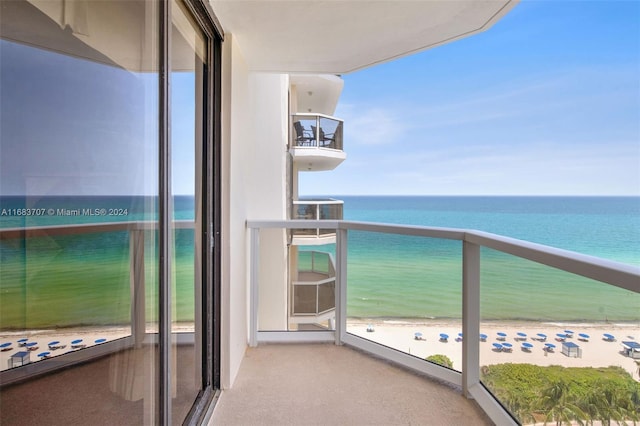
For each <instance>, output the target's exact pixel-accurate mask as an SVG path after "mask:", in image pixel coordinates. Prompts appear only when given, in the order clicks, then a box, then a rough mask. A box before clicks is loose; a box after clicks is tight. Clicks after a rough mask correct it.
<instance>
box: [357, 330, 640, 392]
mask: <svg viewBox="0 0 640 426" xmlns="http://www.w3.org/2000/svg"><path fill="white" fill-rule="evenodd" d="M369 328H372V329H373V331H367V329H369ZM565 330H570V331H573V332H574V333H573V337H571V338H565V341H566V342H573V343H575V344H577V345H578V346H579V348H580V350H581V357H579V358H578V357H569V356H567V355H564V354H563V353H562V342H561V341H559V340H558V339H559V337H557V334H563V333H565ZM347 332H349V333H352V334H355V335H357V336H360V337H363V338H365V339H369V340H372V341H374V342H377V343H380V344H382V345H385V346H387V347H390V348H393V349H396V350H399V351H402V352H406V353H409V354H411V355H414V356H416V357H419V358H426V357H427V356H430V355H436V354H441V355H446V356H447V357H449V359H451V360H452V361H453V368H454V369H455V370H458V371H460V369H461V365H462V340H461V339H460V338H459V336H458V333H461V332H462V320H454V319H449V320H444V319H433V320H427V319H407V318H403V319H397V318H387V319H381V318H349V319H348V320H347ZM498 332H501V333H504V334H506V337H504V340H498V338H499V336H498V335H497V333H498ZM415 333H421V336H420V337H421V338H420V340H417V339H416V335H415ZM441 333H444V334H447V335H448V337H449V338H448V340H447V341H446V342H445V341H442V340H440V334H441ZM480 333H481V334H486V341H481V342H480V346H479V347H480V365H481V366H483V365H493V364H502V363H529V364H536V365H541V366H549V365H560V366H563V367H594V368H597V367H609V366H618V367H621V368H623V369H624V370H626V371H627V372H628V373H629V374H631V376H632V377H633V378H634V379H635V380H637V381H640V370H639V368H640V359H633V358H630V357H628V356H625V355H624V354H623V347H622V344H621V342H622V341H636V342H640V324H638V323H635V322H633V323H632V322H616V323H605V322H595V321H592V322H574V321H571V322H569V321H522V320H517V321H497V320H496V321H481V323H480ZM517 333H524V334H526V340H524V339H523V338H522V337H520V336H518V334H517ZM538 333H541V334H545V335H546V340H544V341H542V340H541V339H540V338H539V336H538ZM605 333H607V334H612V335H613V336H615V341H606V340H604V336H603V335H604V334H605ZM579 334H585V335H588V336H589V338H588V339H582V338H581V337H580V336H579ZM462 338H464V336H462ZM525 342H526V343H528V344H531V345H532V347H531V348H530V349H528V350H523V349H522V343H525ZM494 343H509V344H511V345H512V350H511V352H504V351H498V350H496V348H495V347H494V346H493V344H494ZM547 343H550V344H553V345H555V348H554V349H553V351H552V352H549V351H547V350H544V349H543V348H545V347H546V346H545V344H547Z"/></svg>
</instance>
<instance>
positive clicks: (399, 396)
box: [210, 344, 492, 426]
mask: <svg viewBox="0 0 640 426" xmlns="http://www.w3.org/2000/svg"><path fill="white" fill-rule="evenodd" d="M210 424H212V425H258V424H259V425H321V424H348V425H439V426H442V425H491V424H492V422H491V421H490V420H489V418H488V417H487V416H486V415H485V414H484V413H483V412H482V410H481V409H480V408H479V407H478V406H477V405H476V404H475V403H474V402H473V401H471V400H468V399H466V398H465V397H464V396H462V394H461V392H460V390H459V389H457V388H455V387H453V386H451V385H448V384H443V383H441V382H439V381H437V380H434V379H431V378H429V377H427V376H423V375H420V374H418V373H414V372H412V371H409V370H406V369H403V368H401V367H398V366H396V365H394V364H391V363H389V362H387V361H385V360H382V359H379V358H375V357H372V356H369V355H368V354H366V353H363V352H360V351H358V350H355V349H353V348H350V347H347V346H335V345H333V344H281V345H278V344H268V345H266V344H263V345H261V346H259V347H257V348H248V349H247V353H246V356H245V358H244V360H243V361H242V365H241V367H240V372H239V374H238V377H237V379H236V382H235V384H234V387H233V388H232V389H229V390H225V391H224V392H223V393H222V396H221V397H220V400H219V401H218V404H217V406H216V408H215V410H214V413H213V417H212V421H211V423H210Z"/></svg>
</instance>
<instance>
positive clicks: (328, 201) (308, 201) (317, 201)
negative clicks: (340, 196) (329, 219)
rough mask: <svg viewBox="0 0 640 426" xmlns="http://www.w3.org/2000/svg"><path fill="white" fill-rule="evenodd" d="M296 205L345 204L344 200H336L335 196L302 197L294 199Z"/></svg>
mask: <svg viewBox="0 0 640 426" xmlns="http://www.w3.org/2000/svg"><path fill="white" fill-rule="evenodd" d="M293 204H294V205H297V204H344V201H343V200H336V199H334V198H313V199H300V200H294V201H293Z"/></svg>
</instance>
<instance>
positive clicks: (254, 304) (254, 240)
mask: <svg viewBox="0 0 640 426" xmlns="http://www.w3.org/2000/svg"><path fill="white" fill-rule="evenodd" d="M249 235H250V238H251V242H250V244H251V248H250V250H251V253H250V262H251V273H250V276H249V287H250V289H249V291H250V294H249V346H252V347H256V346H258V276H259V267H260V229H258V228H251V231H250V234H249Z"/></svg>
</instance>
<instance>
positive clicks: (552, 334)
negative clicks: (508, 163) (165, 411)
mask: <svg viewBox="0 0 640 426" xmlns="http://www.w3.org/2000/svg"><path fill="white" fill-rule="evenodd" d="M182 328H184V330H181V329H182ZM368 328H372V329H373V331H367V329H368ZM192 330H193V325H192V324H187V325H182V326H180V327H177V328H176V330H175V331H192ZM565 330H571V331H573V332H574V334H573V337H571V338H567V339H566V341H567V342H574V343H576V344H577V345H578V346H579V347H580V349H581V356H580V357H568V356H566V355H564V354H562V342H560V341H558V340H557V336H556V335H557V334H564V333H565ZM149 331H151V330H149ZM347 331H348V332H350V333H352V334H355V335H358V336H361V337H364V338H367V339H370V340H372V341H375V342H378V343H381V344H383V345H386V346H389V347H391V348H394V349H398V350H400V351H404V352H407V353H410V354H411V355H414V356H417V357H420V358H425V357H427V356H429V355H434V354H443V355H446V356H448V357H449V358H450V359H451V360H452V361H453V367H454V369H456V370H460V369H461V366H462V340H461V339H460V337H459V335H458V333H461V331H462V323H461V322H460V321H454V320H448V321H444V320H409V319H407V320H382V319H371V320H367V319H349V321H348V322H347ZM416 333H421V336H420V337H421V339H420V340H418V339H416ZM441 333H444V334H447V335H448V336H449V338H448V340H447V341H446V342H445V341H442V340H441V339H440V334H441ZM480 333H481V334H485V335H486V336H487V338H486V341H482V342H480V365H491V364H500V363H508V362H509V363H530V364H536V365H562V366H565V367H608V366H611V365H615V366H619V367H622V368H624V369H625V370H627V371H628V372H629V374H631V375H632V377H633V378H634V379H636V380H639V381H640V376H639V371H638V368H639V366H638V364H636V361H638V362H640V359H636V360H634V359H632V358H630V357H628V356H625V355H624V353H623V347H622V344H621V342H622V341H638V342H640V325H638V324H635V323H634V324H630V323H620V324H615V323H606V324H605V323H579V324H578V323H551V322H513V321H512V322H484V323H482V324H481V326H480ZM498 333H504V334H506V336H505V337H504V340H498V337H499V336H498ZM517 333H525V334H526V340H523V338H519V336H518V334H517ZM538 333H542V334H545V335H546V336H547V339H546V341H544V342H542V341H540V340H539V336H538ZM605 333H608V334H611V335H613V336H615V341H613V342H610V341H605V340H604V339H603V334H605ZM579 334H586V335H588V336H589V338H588V339H581V338H580V336H579ZM129 335H130V328H129V327H82V328H81V327H79V328H65V329H60V330H34V331H29V332H4V333H1V334H0V344H2V343H5V342H11V343H12V345H11V349H10V350H6V351H2V352H0V370H6V369H7V368H8V367H9V359H10V357H11V355H12V354H14V353H16V352H19V351H24V350H26V347H20V346H19V343H18V340H20V339H25V338H26V339H28V340H27V342H35V343H36V345H33V346H32V347H33V348H35V349H32V350H30V351H29V352H30V361H31V362H36V361H38V360H39V359H40V357H39V356H38V354H41V353H43V352H50V356H55V355H60V354H63V353H66V352H69V351H73V350H78V349H81V348H82V345H86V346H92V345H95V344H100V343H104V342H106V341H111V340H116V339H119V338H122V337H126V336H129ZM463 337H464V336H463ZM77 339H82V342H80V346H79V347H74V345H73V344H72V342H73V341H75V340H77ZM102 339H104V340H102ZM54 341H58V342H59V343H58V344H56V346H58V347H59V349H55V350H51V349H49V347H48V344H49V343H50V342H54ZM96 341H98V343H96ZM523 342H527V343H530V344H531V345H533V346H532V348H531V349H530V350H529V351H524V350H522V343H523ZM494 343H510V344H511V345H512V351H511V352H505V351H497V350H496V348H495V347H494V346H493V344H494ZM545 343H552V344H554V345H555V348H554V350H553V351H545V350H543V348H544V347H545Z"/></svg>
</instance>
